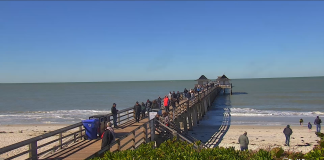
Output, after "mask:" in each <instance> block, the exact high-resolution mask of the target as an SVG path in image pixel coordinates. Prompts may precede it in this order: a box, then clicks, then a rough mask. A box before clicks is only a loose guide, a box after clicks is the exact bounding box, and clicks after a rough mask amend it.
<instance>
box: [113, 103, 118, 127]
mask: <svg viewBox="0 0 324 160" xmlns="http://www.w3.org/2000/svg"><path fill="white" fill-rule="evenodd" d="M117 113H118V110H117V109H116V103H114V104H113V106H112V107H111V114H112V115H113V121H114V127H115V128H117V127H118V126H117Z"/></svg>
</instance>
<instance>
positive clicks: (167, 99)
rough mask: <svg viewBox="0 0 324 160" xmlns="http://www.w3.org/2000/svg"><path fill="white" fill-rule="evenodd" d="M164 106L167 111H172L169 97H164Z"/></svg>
mask: <svg viewBox="0 0 324 160" xmlns="http://www.w3.org/2000/svg"><path fill="white" fill-rule="evenodd" d="M163 104H164V108H165V111H166V112H169V111H170V109H169V104H170V100H169V98H168V96H165V97H164V100H163Z"/></svg>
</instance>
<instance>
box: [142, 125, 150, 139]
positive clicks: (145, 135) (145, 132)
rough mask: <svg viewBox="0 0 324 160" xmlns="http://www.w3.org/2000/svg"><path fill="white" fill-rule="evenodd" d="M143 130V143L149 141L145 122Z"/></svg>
mask: <svg viewBox="0 0 324 160" xmlns="http://www.w3.org/2000/svg"><path fill="white" fill-rule="evenodd" d="M143 132H144V137H143V138H144V141H145V143H148V142H149V141H148V138H147V137H148V136H147V124H144V127H143Z"/></svg>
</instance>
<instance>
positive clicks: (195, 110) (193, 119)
mask: <svg viewBox="0 0 324 160" xmlns="http://www.w3.org/2000/svg"><path fill="white" fill-rule="evenodd" d="M196 107H197V106H192V107H191V108H192V122H193V126H196V125H197V108H196Z"/></svg>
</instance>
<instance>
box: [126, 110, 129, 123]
mask: <svg viewBox="0 0 324 160" xmlns="http://www.w3.org/2000/svg"><path fill="white" fill-rule="evenodd" d="M126 113H127V121H129V111H127V112H126Z"/></svg>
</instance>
